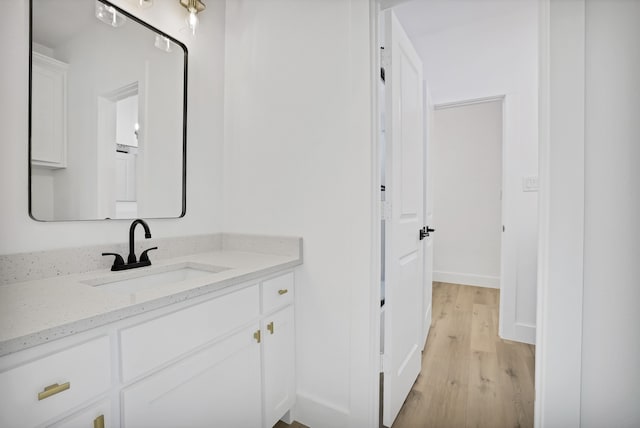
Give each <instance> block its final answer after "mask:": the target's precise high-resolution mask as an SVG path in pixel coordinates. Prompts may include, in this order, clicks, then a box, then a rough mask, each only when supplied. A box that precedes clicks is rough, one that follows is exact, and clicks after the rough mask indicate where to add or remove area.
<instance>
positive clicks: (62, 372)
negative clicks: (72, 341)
mask: <svg viewBox="0 0 640 428" xmlns="http://www.w3.org/2000/svg"><path fill="white" fill-rule="evenodd" d="M109 349H110V346H109V338H108V337H107V336H103V337H100V338H97V339H94V340H91V341H89V342H85V343H83V344H80V345H77V346H74V347H72V348H69V349H66V350H64V351H60V352H56V353H55V354H51V355H48V356H46V357H43V358H40V359H37V360H34V361H31V362H29V363H26V364H23V365H21V366H18V367H15V368H12V369H10V370H7V371H4V372H2V373H0V385H2V395H1V399H0V426H2V427H30V426H34V425H38V424H41V423H43V422H45V421H47V420H50V419H52V418H54V417H56V416H58V415H60V414H62V413H64V412H66V411H68V410H70V409H72V408H73V407H76V406H78V405H80V404H82V403H83V402H85V401H87V400H90V399H91V398H93V397H95V396H97V395H99V394H101V393H103V392H105V391H106V390H107V389H108V388H109V386H110V384H111V362H110V357H111V354H110V350H109ZM56 384H57V385H58V387H57V388H55V387H54V388H52V389H49V390H48V392H50V393H51V392H53V393H52V394H46V393H45V394H43V392H45V388H47V387H50V386H54V385H56ZM67 386H68V388H67ZM54 391H58V392H54Z"/></svg>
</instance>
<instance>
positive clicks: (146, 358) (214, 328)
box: [120, 284, 260, 382]
mask: <svg viewBox="0 0 640 428" xmlns="http://www.w3.org/2000/svg"><path fill="white" fill-rule="evenodd" d="M259 315H260V291H259V288H258V285H257V284H256V285H253V286H250V287H247V288H244V289H242V290H239V291H235V292H233V293H230V294H227V295H225V296H221V297H217V298H215V299H211V300H208V301H206V302H204V303H200V304H197V305H195V306H191V307H189V308H186V309H182V310H179V311H176V312H173V313H171V314H168V315H164V316H162V317H159V318H156V319H153V320H151V321H147V322H145V323H143V324H139V325H136V326H133V327H130V328H127V329H124V330H122V331H121V332H120V344H121V352H122V380H123V382H128V381H130V380H131V379H134V378H136V377H137V376H139V375H141V374H143V373H145V372H148V371H150V370H152V369H154V368H156V367H158V366H161V365H162V364H165V363H167V362H169V361H171V360H173V359H175V358H177V357H180V356H182V355H184V354H186V353H187V352H190V351H191V350H193V349H195V348H197V347H198V346H201V345H204V344H205V343H207V342H210V341H212V340H214V339H215V338H216V337H219V336H222V335H224V334H225V333H228V332H230V331H231V330H233V329H235V328H237V327H240V326H242V325H244V324H246V323H248V322H250V321H251V320H254V319H255V318H256V317H258V316H259Z"/></svg>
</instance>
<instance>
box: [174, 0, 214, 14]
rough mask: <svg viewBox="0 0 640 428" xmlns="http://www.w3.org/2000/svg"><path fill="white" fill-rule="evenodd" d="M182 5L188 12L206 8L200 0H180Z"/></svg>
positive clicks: (196, 11) (200, 10)
mask: <svg viewBox="0 0 640 428" xmlns="http://www.w3.org/2000/svg"><path fill="white" fill-rule="evenodd" d="M180 4H181V5H182V7H184V8H185V9H187V10H188V11H189V12H195V13H199V12H202V11H203V10H205V9H206V8H207V6H205V4H204V3H203V2H202V1H201V0H180Z"/></svg>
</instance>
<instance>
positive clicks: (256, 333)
mask: <svg viewBox="0 0 640 428" xmlns="http://www.w3.org/2000/svg"><path fill="white" fill-rule="evenodd" d="M253 338H254V339H255V340H256V342H258V343H260V330H256V332H255V333H253Z"/></svg>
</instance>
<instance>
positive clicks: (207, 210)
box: [0, 0, 224, 254]
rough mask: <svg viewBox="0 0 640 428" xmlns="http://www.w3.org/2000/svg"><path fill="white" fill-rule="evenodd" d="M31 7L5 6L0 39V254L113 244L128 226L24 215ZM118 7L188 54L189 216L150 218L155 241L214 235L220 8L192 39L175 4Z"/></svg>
mask: <svg viewBox="0 0 640 428" xmlns="http://www.w3.org/2000/svg"><path fill="white" fill-rule="evenodd" d="M28 3H29V2H28V1H26V0H22V1H14V2H4V3H3V13H2V16H0V32H1V33H0V35H1V36H2V38H3V40H11V43H8V44H7V45H6V52H5V55H6V56H5V57H6V58H8V60H7V61H3V63H2V68H1V75H0V93H2V97H1V99H0V118H1V119H0V120H1V121H2V122H1V124H0V125H1V126H0V144H1V145H2V156H0V201H2V203H1V204H0V254H10V253H17V252H26V251H36V250H46V249H53V248H64V247H70V246H79V245H95V244H102V243H105V244H106V243H116V242H124V241H126V240H127V230H128V229H127V228H128V224H129V222H128V221H109V222H103V221H100V222H58V223H40V222H35V221H33V220H32V219H30V218H29V216H28V196H27V194H28V193H27V188H28V187H27V180H28V176H27V175H28V173H27V165H28V163H27V162H28V161H27V135H28V134H27V131H28V122H27V119H28V79H29V73H28V67H29V62H28V53H29V45H28V44H29V42H28V41H29V33H28V31H29V25H28V16H29V15H28V12H29V10H28ZM115 3H116V4H119V5H122V7H123V8H125V9H131V11H132V12H133V13H134V14H136V15H138V16H140V17H141V18H142V19H143V20H146V21H148V22H149V23H151V24H152V25H154V26H156V27H158V28H162V29H163V30H165V31H166V32H167V33H169V34H171V35H173V36H174V37H176V38H178V39H180V40H183V41H184V42H185V44H186V45H187V47H188V48H189V105H188V130H187V132H188V135H187V138H188V142H187V215H186V216H185V217H184V218H182V219H169V220H151V221H150V222H149V224H150V226H151V230H152V233H153V235H154V237H170V236H181V235H193V234H200V233H214V232H219V231H220V230H221V228H222V227H221V225H222V218H221V212H222V204H221V200H222V172H221V171H222V148H223V144H222V139H223V92H224V91H223V87H224V86H223V85H224V79H223V77H222V75H223V72H224V57H223V52H224V4H223V3H222V2H212V3H210V4H208V5H207V6H208V7H207V10H206V12H205V13H203V14H202V15H201V17H200V18H201V24H202V25H201V26H200V28H199V29H198V34H197V36H196V38H195V39H191V38H190V36H188V34H187V33H186V32H182V31H180V28H181V27H184V18H185V13H186V12H185V10H184V8H182V7H181V6H180V4H179V3H178V2H155V3H154V6H153V7H152V8H150V9H146V10H142V11H139V10H137V9H134V6H133V3H131V2H129V1H127V0H119V1H116V2H115Z"/></svg>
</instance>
